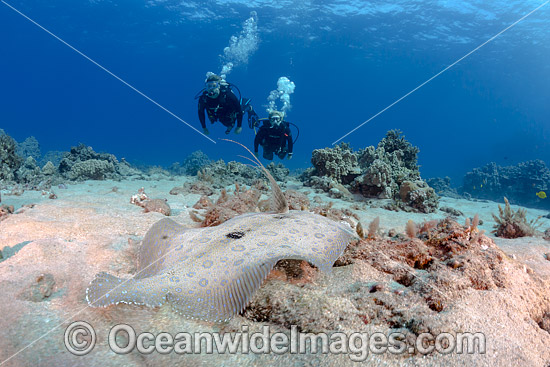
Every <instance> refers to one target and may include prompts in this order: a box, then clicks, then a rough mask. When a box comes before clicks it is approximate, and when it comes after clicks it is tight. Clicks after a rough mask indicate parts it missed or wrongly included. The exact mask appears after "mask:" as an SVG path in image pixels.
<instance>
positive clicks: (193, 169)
mask: <svg viewBox="0 0 550 367" xmlns="http://www.w3.org/2000/svg"><path fill="white" fill-rule="evenodd" d="M210 163H212V161H211V160H210V158H208V156H207V155H206V154H204V153H203V152H202V151H201V150H197V151H194V152H193V153H191V154H189V156H187V158H185V160H184V161H183V163H182V164H180V163H179V162H176V163H174V164H172V166H170V172H172V173H174V174H176V175H188V176H196V175H197V173H198V172H199V171H200V170H201V169H203V168H204V167H206V166H207V165H209V164H210Z"/></svg>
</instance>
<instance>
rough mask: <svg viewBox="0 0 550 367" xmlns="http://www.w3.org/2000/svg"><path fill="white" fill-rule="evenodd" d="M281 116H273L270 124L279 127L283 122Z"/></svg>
mask: <svg viewBox="0 0 550 367" xmlns="http://www.w3.org/2000/svg"><path fill="white" fill-rule="evenodd" d="M281 120H282V119H281V116H272V117H271V118H270V119H269V122H271V125H273V126H277V125H279V123H280V122H281Z"/></svg>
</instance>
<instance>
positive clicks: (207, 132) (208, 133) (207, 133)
mask: <svg viewBox="0 0 550 367" xmlns="http://www.w3.org/2000/svg"><path fill="white" fill-rule="evenodd" d="M202 132H203V133H204V135H210V131H208V129H207V128H204V129H202Z"/></svg>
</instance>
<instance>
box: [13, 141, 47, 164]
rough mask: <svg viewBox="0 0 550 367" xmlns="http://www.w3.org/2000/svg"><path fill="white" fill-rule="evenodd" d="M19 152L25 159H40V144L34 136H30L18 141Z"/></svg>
mask: <svg viewBox="0 0 550 367" xmlns="http://www.w3.org/2000/svg"><path fill="white" fill-rule="evenodd" d="M17 154H18V155H19V156H20V157H22V158H23V159H25V158H28V157H33V158H34V159H35V160H36V161H40V159H41V156H42V154H40V144H39V143H38V140H36V138H35V137H34V136H29V137H28V138H27V139H25V140H24V141H23V142H21V143H17Z"/></svg>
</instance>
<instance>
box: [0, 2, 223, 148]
mask: <svg viewBox="0 0 550 367" xmlns="http://www.w3.org/2000/svg"><path fill="white" fill-rule="evenodd" d="M0 2H2V3H3V4H4V5H6V6H7V7H8V8H10V9H11V10H13V11H15V12H16V13H17V14H19V15H21V16H22V17H23V18H25V19H27V20H28V21H29V22H31V23H32V24H34V25H35V26H37V27H38V28H40V29H42V30H43V31H44V32H46V33H48V34H49V35H51V36H52V37H54V38H55V39H57V40H58V41H59V42H61V43H63V44H64V45H65V46H67V47H69V48H70V49H71V50H73V51H75V52H76V53H78V54H79V55H80V56H82V57H84V58H85V59H86V60H88V61H90V62H91V63H93V64H94V65H96V66H97V67H98V68H100V69H102V70H103V71H105V72H106V73H108V74H109V75H111V76H112V77H113V78H115V79H117V80H118V81H120V82H121V83H122V84H124V85H126V86H127V87H128V88H131V89H132V90H134V91H135V92H136V93H138V94H139V95H141V96H142V97H144V98H146V99H147V100H148V101H149V102H152V103H153V104H155V105H156V106H157V107H159V108H161V109H162V110H164V111H165V112H167V113H168V114H170V115H171V116H172V117H175V118H176V119H178V120H179V121H181V122H183V123H184V124H185V125H187V126H189V127H190V128H191V129H193V130H195V131H196V132H197V133H199V134H201V135H202V136H204V137H205V138H206V139H208V140H210V141H211V142H212V143H214V144H216V142H215V141H214V140H212V139H211V138H209V137H208V136H206V135H204V134H203V133H202V132H201V131H199V130H198V129H196V128H195V127H193V126H192V125H190V124H189V123H187V122H186V121H185V120H183V119H182V118H181V117H179V116H177V115H176V114H175V113H173V112H172V111H170V110H169V109H167V108H166V107H164V106H162V105H161V104H160V103H158V102H157V101H155V100H154V99H152V98H151V97H149V96H147V95H146V94H145V93H143V92H141V91H140V90H139V89H137V88H136V87H134V86H133V85H131V84H130V83H128V82H126V81H125V80H123V79H122V78H120V77H119V76H117V75H116V74H114V73H113V72H111V71H110V70H108V69H107V68H105V67H104V66H102V65H100V64H99V63H98V62H96V61H94V60H93V59H91V58H90V57H88V56H87V55H85V54H84V53H83V52H81V51H79V50H77V49H76V48H75V47H73V46H71V45H70V44H69V43H67V42H65V41H64V40H63V39H61V38H60V37H58V36H56V35H55V34H53V33H52V32H50V31H49V30H47V29H46V28H45V27H43V26H41V25H40V24H38V23H37V22H35V21H34V20H32V19H31V18H29V17H28V16H26V15H25V14H23V13H22V12H20V11H19V10H17V9H16V8H14V7H13V6H11V5H10V4H8V3H6V2H5V1H4V0H0Z"/></svg>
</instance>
